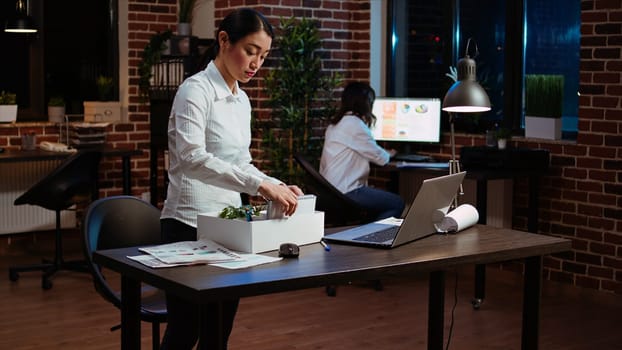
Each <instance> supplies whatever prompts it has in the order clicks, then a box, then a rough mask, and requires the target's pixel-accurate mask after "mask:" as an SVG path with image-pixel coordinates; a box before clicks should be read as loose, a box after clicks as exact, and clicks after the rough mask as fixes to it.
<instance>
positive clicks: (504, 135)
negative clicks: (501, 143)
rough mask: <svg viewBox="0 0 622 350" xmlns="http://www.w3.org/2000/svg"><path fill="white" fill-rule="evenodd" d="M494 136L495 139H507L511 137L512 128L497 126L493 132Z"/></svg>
mask: <svg viewBox="0 0 622 350" xmlns="http://www.w3.org/2000/svg"><path fill="white" fill-rule="evenodd" d="M495 137H496V138H497V140H499V139H506V140H509V139H510V138H511V137H512V130H510V129H507V128H499V129H497V131H496V132H495Z"/></svg>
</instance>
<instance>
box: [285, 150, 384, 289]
mask: <svg viewBox="0 0 622 350" xmlns="http://www.w3.org/2000/svg"><path fill="white" fill-rule="evenodd" d="M294 159H296V162H298V164H300V166H301V167H302V168H303V169H304V171H305V173H306V175H307V176H306V181H305V182H304V190H305V191H306V192H309V193H311V194H314V195H315V196H316V202H315V208H316V209H317V210H319V211H323V212H324V227H338V226H350V225H362V224H366V223H369V222H372V221H374V220H375V218H376V217H377V213H375V212H373V211H370V210H367V209H366V208H363V207H361V206H360V205H359V204H358V203H356V202H355V201H353V200H352V199H350V198H349V197H347V196H346V195H344V194H343V193H341V191H339V190H338V189H337V188H336V187H335V186H333V185H332V184H331V183H330V182H328V180H326V178H324V176H322V174H320V172H319V171H317V170H316V169H315V167H314V166H313V164H311V163H310V162H309V161H308V160H307V159H306V158H305V157H304V156H303V155H301V154H296V155H294ZM369 282H370V283H371V284H372V285H373V287H374V289H376V290H382V288H383V287H382V282H380V281H379V280H374V281H369ZM326 294H327V295H328V296H336V295H337V287H336V286H333V285H329V286H326Z"/></svg>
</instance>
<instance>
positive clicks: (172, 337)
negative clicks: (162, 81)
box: [161, 9, 303, 350]
mask: <svg viewBox="0 0 622 350" xmlns="http://www.w3.org/2000/svg"><path fill="white" fill-rule="evenodd" d="M273 38H274V33H273V30H272V27H271V26H270V23H269V22H268V21H267V20H266V19H265V17H264V16H263V15H261V14H260V13H259V12H257V11H255V10H252V9H238V10H235V11H234V12H232V13H230V14H229V15H228V16H227V17H225V18H224V19H223V21H222V22H221V24H220V27H219V29H218V31H217V34H216V43H215V44H214V47H213V48H212V50H213V51H214V54H213V56H214V57H213V60H212V61H210V62H209V64H208V66H207V68H206V69H205V70H203V71H201V72H199V73H197V74H195V75H193V76H191V77H189V78H188V79H186V80H185V81H184V82H183V83H182V84H181V86H180V87H179V89H178V91H177V94H176V96H175V99H174V101H173V107H172V109H171V114H170V117H169V122H168V131H167V133H168V151H169V162H170V163H169V170H168V177H169V181H170V182H169V185H168V192H167V198H166V201H165V202H164V208H163V209H162V215H161V224H162V238H163V241H164V242H165V243H169V242H176V241H187V240H196V239H197V214H198V213H204V212H220V211H221V210H222V209H223V208H225V207H227V206H234V207H239V206H240V205H241V204H242V203H241V198H240V193H248V194H251V195H261V196H263V197H264V198H266V199H268V200H271V201H274V202H276V203H279V204H280V205H281V207H282V208H283V211H284V214H286V215H291V214H293V213H294V211H295V210H296V207H297V198H298V196H299V195H302V194H303V193H302V191H301V190H300V189H299V188H298V187H297V186H287V185H285V184H283V183H282V182H281V181H279V180H277V179H274V178H271V177H269V176H267V175H266V174H264V173H262V172H261V171H259V170H258V169H257V168H255V166H253V164H252V163H251V155H250V151H249V147H250V142H251V130H250V120H251V105H250V101H249V99H248V96H247V95H246V93H245V92H244V91H243V90H241V89H240V87H239V85H238V82H242V83H246V82H248V81H250V80H251V78H252V77H253V76H254V75H255V74H256V73H257V70H258V69H259V67H261V65H262V64H263V63H264V60H265V58H266V56H267V55H268V52H269V51H270V48H271V45H272V39H273ZM238 301H239V300H238V299H236V298H232V299H231V300H229V301H225V302H223V303H222V312H223V318H222V321H223V322H222V326H223V332H222V333H220V332H219V329H218V328H219V327H218V325H219V323H218V313H219V305H218V304H216V303H214V304H208V306H207V310H208V311H207V313H208V317H209V319H208V324H209V325H211V326H210V327H209V329H208V332H209V337H208V339H207V341H206V342H207V343H208V344H207V348H210V349H212V348H213V349H216V348H220V347H218V343H219V341H220V340H222V341H223V342H224V344H225V345H226V343H227V340H228V337H229V334H230V332H231V329H232V327H233V320H234V318H235V314H236V312H237V307H238ZM167 308H168V321H167V328H166V332H165V334H164V338H163V340H162V346H161V348H162V349H163V350H167V349H174V350H185V349H188V350H190V349H193V348H194V346H195V343H196V342H197V338H198V333H199V329H198V328H199V327H198V325H199V307H198V306H197V305H194V304H191V303H188V302H186V301H184V300H183V299H180V298H177V297H175V296H174V295H167ZM200 346H205V344H202V345H200ZM201 348H203V347H201Z"/></svg>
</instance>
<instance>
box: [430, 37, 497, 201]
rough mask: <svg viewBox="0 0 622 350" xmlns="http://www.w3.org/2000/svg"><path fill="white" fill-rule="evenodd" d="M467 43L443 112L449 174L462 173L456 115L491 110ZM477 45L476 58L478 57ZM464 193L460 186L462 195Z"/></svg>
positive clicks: (446, 97)
mask: <svg viewBox="0 0 622 350" xmlns="http://www.w3.org/2000/svg"><path fill="white" fill-rule="evenodd" d="M470 43H471V38H469V40H468V41H467V46H466V50H465V51H466V52H465V56H464V57H463V58H461V59H460V60H459V61H458V67H457V70H458V80H457V81H456V82H455V83H454V84H453V85H452V86H451V87H450V88H449V90H448V91H447V94H446V95H445V98H444V99H443V105H442V108H441V109H442V110H444V111H446V112H448V113H449V127H450V141H449V142H450V144H451V159H450V160H449V173H450V174H455V173H458V172H460V163H459V162H458V161H457V160H456V141H455V139H454V113H479V112H486V111H489V110H490V99H489V98H488V94H486V91H484V89H483V88H482V87H481V86H480V85H479V84H478V83H477V81H476V80H475V78H476V74H475V70H476V65H475V60H474V59H472V58H470V57H469V45H470ZM478 53H479V51H478V49H477V44H475V56H473V57H476V56H477V55H478ZM462 193H463V189H462V185H460V194H462ZM457 206H458V196H456V198H455V199H454V201H453V207H454V208H455V207H457Z"/></svg>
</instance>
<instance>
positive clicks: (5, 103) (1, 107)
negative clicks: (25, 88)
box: [0, 91, 17, 123]
mask: <svg viewBox="0 0 622 350" xmlns="http://www.w3.org/2000/svg"><path fill="white" fill-rule="evenodd" d="M16 119H17V95H16V94H14V93H11V92H6V91H2V92H0V122H9V123H12V122H14V121H15V120H16Z"/></svg>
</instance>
